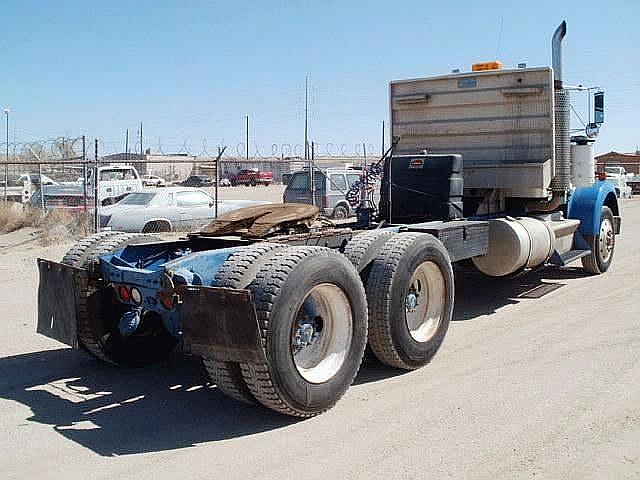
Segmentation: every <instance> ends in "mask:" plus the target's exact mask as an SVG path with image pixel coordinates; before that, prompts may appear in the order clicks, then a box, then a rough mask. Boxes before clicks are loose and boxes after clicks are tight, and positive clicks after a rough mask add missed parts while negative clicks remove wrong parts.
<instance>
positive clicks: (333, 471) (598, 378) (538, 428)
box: [0, 187, 640, 480]
mask: <svg viewBox="0 0 640 480" xmlns="http://www.w3.org/2000/svg"><path fill="white" fill-rule="evenodd" d="M277 188H280V189H281V188H282V187H267V188H264V187H256V191H258V189H259V190H261V191H263V192H265V193H267V192H269V194H273V195H274V196H277V195H278V193H277V192H276V189H277ZM223 190H225V192H226V191H228V192H229V193H223V198H225V195H231V194H234V192H236V191H237V189H234V190H231V189H229V190H226V189H223ZM280 195H281V190H280ZM226 198H230V197H226ZM265 199H269V197H265ZM623 215H624V216H623V224H622V228H623V234H622V235H621V236H619V237H618V245H617V250H616V258H615V260H614V265H613V267H612V269H611V270H610V271H609V272H608V273H607V274H605V275H602V276H598V277H592V276H585V275H584V274H583V273H582V271H581V270H580V269H579V268H565V269H551V268H550V269H546V270H544V271H542V272H541V273H536V274H531V275H529V276H525V277H521V278H519V279H517V280H512V281H510V282H499V281H488V280H486V279H481V278H480V277H478V276H475V275H458V276H457V303H456V311H455V321H454V322H453V324H452V326H451V328H450V330H449V333H448V335H447V338H446V339H445V342H444V346H443V348H442V349H441V351H440V352H439V353H438V355H437V356H436V357H435V359H434V361H433V362H432V363H431V364H430V365H428V366H427V367H425V368H423V369H421V370H418V371H415V372H411V373H402V372H398V371H395V370H392V369H388V368H384V367H381V366H379V365H376V364H369V365H365V366H364V367H363V368H362V371H361V373H360V375H359V376H358V378H357V380H356V382H355V385H354V386H353V387H352V388H351V389H350V390H349V392H348V393H347V395H346V396H345V397H344V398H343V399H342V400H341V401H340V402H339V403H338V405H337V406H336V408H334V409H333V410H331V411H329V412H328V413H326V414H324V415H321V416H319V417H316V418H313V419H310V420H306V421H295V420H292V419H290V418H287V417H281V416H279V415H276V414H274V413H271V412H270V411H268V410H266V409H262V408H252V407H249V406H245V405H242V404H238V403H235V402H233V401H231V400H228V399H227V398H226V397H224V396H223V395H222V394H220V393H219V392H218V391H217V390H216V389H215V387H210V386H206V385H204V383H203V377H202V372H201V369H200V367H199V364H198V362H196V361H194V360H189V359H184V358H175V359H173V360H172V361H171V362H169V363H168V364H165V365H161V366H157V367H153V368H149V369H144V370H128V371H124V370H119V369H116V368H112V367H109V366H107V365H104V364H102V363H100V362H98V361H96V360H94V359H92V358H91V357H89V356H88V355H86V354H84V353H83V352H81V351H71V350H69V349H66V348H62V345H61V344H59V343H57V342H55V341H53V340H49V339H47V338H44V337H41V336H38V335H36V334H35V333H34V332H35V299H36V288H37V277H36V266H35V261H34V260H35V258H36V257H38V256H41V257H46V258H51V259H59V258H60V257H61V255H62V253H63V252H64V251H65V250H66V249H67V248H68V246H69V245H68V244H59V245H53V246H49V247H41V246H38V242H37V241H36V240H34V238H35V232H33V231H27V230H22V231H19V232H15V233H13V234H10V235H3V236H0V287H1V288H0V311H1V312H2V316H1V317H0V318H1V319H2V321H1V322H0V357H1V358H0V411H1V412H2V416H1V417H0V432H1V433H0V448H1V450H2V456H1V459H0V477H2V478H15V479H22V478H64V479H73V478H105V479H106V478H109V479H113V478H131V477H134V476H135V477H136V478H138V479H144V478H149V479H151V478H153V479H157V478H171V479H180V478H188V479H195V478H220V479H229V478H242V479H247V478H273V479H279V480H281V479H284V478H297V479H303V478H304V479H315V478H317V479H325V478H336V479H337V478H366V479H372V478H381V479H382V478H386V479H388V478H412V479H413V478H425V477H427V476H429V477H431V478H445V477H447V478H465V479H470V478H490V479H492V480H495V479H513V478H548V479H558V478H576V479H589V478H594V479H595V478H597V479H602V478H607V479H608V478H616V479H618V478H640V381H639V380H640V306H639V304H638V300H637V298H638V289H639V288H640V269H639V267H638V265H640V253H639V252H640V251H639V249H638V248H637V244H636V243H635V242H636V241H637V239H638V238H640V201H639V200H638V199H634V200H630V201H627V202H625V203H624V212H623ZM541 283H549V284H553V287H554V288H555V289H554V290H553V291H551V292H550V293H548V294H546V295H544V296H543V297H541V298H525V297H526V296H527V295H526V293H527V292H529V291H530V290H531V289H532V288H535V287H536V286H538V285H540V284H541Z"/></svg>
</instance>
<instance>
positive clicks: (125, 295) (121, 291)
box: [118, 285, 131, 303]
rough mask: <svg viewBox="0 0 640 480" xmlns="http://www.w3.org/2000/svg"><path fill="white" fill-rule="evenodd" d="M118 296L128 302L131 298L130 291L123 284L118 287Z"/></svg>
mask: <svg viewBox="0 0 640 480" xmlns="http://www.w3.org/2000/svg"><path fill="white" fill-rule="evenodd" d="M118 296H119V297H120V300H122V301H123V302H127V303H128V302H129V301H130V300H131V292H130V291H129V289H128V288H127V287H125V286H124V285H121V286H120V287H119V288H118Z"/></svg>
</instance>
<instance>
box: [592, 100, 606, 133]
mask: <svg viewBox="0 0 640 480" xmlns="http://www.w3.org/2000/svg"><path fill="white" fill-rule="evenodd" d="M593 119H594V123H595V124H597V125H601V124H603V123H604V92H596V93H595V94H594V95H593Z"/></svg>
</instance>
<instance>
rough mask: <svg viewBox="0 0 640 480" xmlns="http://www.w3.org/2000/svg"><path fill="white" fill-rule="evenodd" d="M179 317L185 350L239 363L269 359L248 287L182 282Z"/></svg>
mask: <svg viewBox="0 0 640 480" xmlns="http://www.w3.org/2000/svg"><path fill="white" fill-rule="evenodd" d="M177 293H178V294H179V296H180V297H181V299H182V305H181V307H180V317H181V322H182V334H183V340H184V350H185V352H190V353H192V354H194V355H198V356H202V357H209V358H215V359H216V360H221V361H227V362H240V363H246V362H251V363H266V361H267V358H266V355H265V352H264V349H263V347H262V340H261V335H260V327H259V325H258V317H257V315H256V309H255V307H254V304H253V299H252V298H251V292H249V290H240V289H234V288H222V287H200V286H182V287H179V288H178V289H177Z"/></svg>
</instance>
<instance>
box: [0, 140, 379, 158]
mask: <svg viewBox="0 0 640 480" xmlns="http://www.w3.org/2000/svg"><path fill="white" fill-rule="evenodd" d="M84 138H85V140H84V147H83V137H57V138H53V139H36V140H29V141H22V142H9V161H11V160H14V161H15V160H20V161H33V162H49V161H51V162H56V161H63V160H69V159H80V158H83V152H84V157H85V158H86V159H89V160H92V159H93V158H94V142H95V139H96V138H95V137H90V136H85V137H84ZM97 140H98V152H99V153H98V154H99V156H100V157H105V156H108V155H114V154H120V153H140V152H141V151H142V153H150V154H155V155H188V156H194V157H204V158H211V157H215V156H217V154H218V151H219V150H220V149H222V148H223V147H225V146H226V147H227V148H226V150H225V152H224V155H223V157H222V158H232V159H236V158H245V157H246V156H247V154H248V156H249V158H251V159H273V158H288V157H303V156H304V151H305V149H304V145H303V143H286V142H285V143H276V142H272V143H264V144H261V143H251V144H250V145H249V152H247V146H246V143H245V142H242V141H240V142H229V143H226V144H225V143H223V142H210V141H209V140H208V139H207V137H202V139H201V140H200V141H193V140H192V139H191V138H189V137H187V138H184V139H182V140H178V141H170V140H164V139H162V138H161V137H158V139H157V141H152V139H151V138H148V137H147V138H143V141H142V143H143V145H142V149H141V148H140V140H139V139H138V140H137V141H136V142H134V143H133V144H132V147H133V148H131V149H130V151H129V152H124V151H123V150H124V148H123V147H124V145H123V144H122V142H121V141H118V140H109V139H105V138H101V137H97ZM6 146H7V143H6V142H4V143H0V158H1V159H3V160H4V159H5V157H6V153H5V152H6ZM83 148H84V150H83ZM314 150H315V155H316V156H317V157H362V158H364V153H365V152H364V147H363V144H362V143H353V144H352V143H347V142H342V143H340V142H332V141H329V142H314ZM377 152H378V148H376V147H375V146H374V145H373V144H372V143H367V144H366V153H367V157H368V158H374V157H376V155H377Z"/></svg>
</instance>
